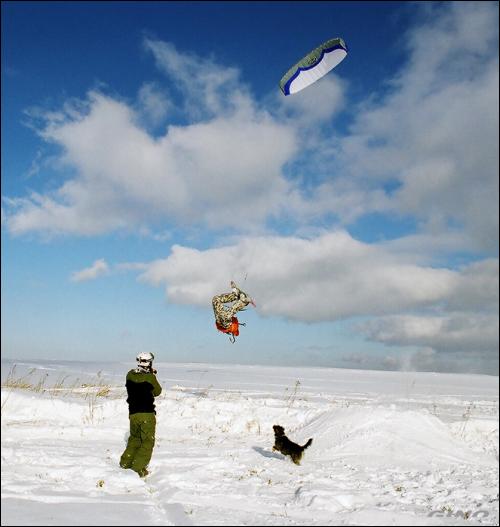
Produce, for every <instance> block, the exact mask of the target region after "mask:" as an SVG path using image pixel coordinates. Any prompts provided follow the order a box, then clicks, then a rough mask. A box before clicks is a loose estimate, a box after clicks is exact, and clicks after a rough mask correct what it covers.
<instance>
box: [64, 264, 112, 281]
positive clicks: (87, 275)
mask: <svg viewBox="0 0 500 527" xmlns="http://www.w3.org/2000/svg"><path fill="white" fill-rule="evenodd" d="M108 273H109V266H108V264H107V263H106V261H105V260H102V259H101V260H96V261H95V262H94V263H93V264H92V265H91V266H90V267H87V268H86V269H82V270H81V271H75V272H74V273H72V274H71V281H72V282H85V281H87V280H95V279H96V278H99V277H100V276H105V275H107V274H108Z"/></svg>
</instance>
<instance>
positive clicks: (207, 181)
mask: <svg viewBox="0 0 500 527" xmlns="http://www.w3.org/2000/svg"><path fill="white" fill-rule="evenodd" d="M72 110H73V112H72V115H71V117H68V118H67V119H66V120H62V119H61V117H60V116H57V120H54V121H51V120H49V122H48V124H47V125H46V127H45V128H44V129H43V130H42V132H41V134H42V135H43V137H44V139H45V140H47V141H52V142H55V143H56V144H58V145H60V146H62V147H63V150H64V157H63V161H64V163H65V164H66V165H68V166H69V167H71V168H72V169H76V176H75V177H74V178H73V179H69V180H68V181H66V182H65V183H64V184H63V185H62V186H61V187H60V188H59V189H58V190H56V191H55V192H53V193H51V194H47V195H40V194H32V195H31V196H30V197H28V198H21V199H15V200H12V201H11V202H10V205H11V209H13V210H14V212H13V213H11V214H10V215H9V217H8V218H7V226H8V228H9V229H10V231H11V232H12V233H14V234H22V233H25V232H29V231H39V232H50V233H54V234H60V233H69V234H83V235H95V234H100V233H104V232H107V231H109V230H113V229H118V228H128V229H135V230H141V229H142V230H143V229H145V228H147V226H149V225H151V224H153V225H154V224H155V223H159V222H161V221H164V222H165V221H166V222H168V221H173V222H182V223H185V224H190V223H195V224H196V223H200V222H204V223H205V224H208V226H210V227H213V228H219V227H227V226H232V225H234V224H238V222H240V223H242V224H245V225H248V226H251V225H252V224H254V223H255V224H261V223H262V222H263V221H264V219H265V217H266V215H267V214H268V213H269V212H270V211H272V210H275V209H277V208H278V203H279V202H280V201H281V199H282V197H283V195H284V194H286V193H287V191H288V183H287V182H286V180H285V179H284V178H283V177H282V175H281V168H282V166H283V164H284V163H285V162H286V161H287V159H288V158H289V157H290V156H291V155H292V154H293V151H294V149H295V148H296V144H295V138H294V134H293V131H292V130H290V129H287V128H286V127H284V126H282V125H280V124H278V123H276V122H275V121H273V120H272V119H271V118H270V117H269V116H268V115H266V114H246V113H245V112H246V110H245V109H242V110H241V111H242V112H243V114H242V113H235V114H231V115H230V116H227V117H221V118H214V119H212V120H211V121H209V122H205V123H200V124H193V125H190V126H185V127H170V128H169V130H168V131H167V133H166V134H165V135H164V136H163V137H160V138H158V139H155V138H153V137H151V136H150V135H149V134H148V133H147V132H146V131H144V130H143V129H141V128H139V127H138V126H137V124H136V116H135V114H134V112H133V111H132V109H131V108H130V107H128V106H127V105H126V104H125V103H123V102H120V101H117V100H114V99H112V98H110V97H107V96H105V95H103V94H101V93H97V92H91V93H90V94H89V100H88V105H87V107H86V111H85V112H80V113H78V114H77V115H75V109H74V108H73V109H72Z"/></svg>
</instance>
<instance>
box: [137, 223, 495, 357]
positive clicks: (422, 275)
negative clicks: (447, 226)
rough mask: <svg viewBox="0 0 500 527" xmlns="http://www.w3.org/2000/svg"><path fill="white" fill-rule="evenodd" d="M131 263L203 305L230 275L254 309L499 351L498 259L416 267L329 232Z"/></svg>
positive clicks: (410, 342) (435, 344)
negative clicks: (246, 293) (456, 266)
mask: <svg viewBox="0 0 500 527" xmlns="http://www.w3.org/2000/svg"><path fill="white" fill-rule="evenodd" d="M136 269H137V270H141V271H142V272H141V274H140V277H139V279H140V280H142V281H144V282H146V283H149V284H151V285H153V286H156V287H165V290H166V295H167V297H168V299H169V301H170V302H173V303H179V304H191V305H199V306H204V307H206V306H208V305H210V300H211V297H212V296H213V295H214V294H218V293H221V292H224V291H226V290H227V289H228V287H229V285H228V280H229V279H230V278H233V279H234V280H235V281H236V282H240V284H241V283H242V281H243V280H245V278H247V280H245V281H244V282H243V283H244V284H245V286H244V287H245V288H247V289H248V290H249V292H251V294H252V295H253V296H254V298H256V300H257V304H258V312H259V314H260V315H262V316H278V317H283V318H287V319H292V320H297V321H301V322H309V323H310V322H317V321H332V322H333V321H338V320H341V319H349V318H354V319H357V318H359V317H372V318H369V319H368V320H367V321H365V322H363V323H356V324H353V325H352V327H353V330H354V331H356V332H359V333H361V334H363V335H365V336H366V337H367V338H368V339H369V340H371V341H374V342H382V343H384V344H387V345H390V346H396V345H397V346H403V347H404V346H409V347H415V346H417V347H420V348H426V349H428V350H433V351H436V352H448V353H457V352H467V351H469V352H475V353H486V354H490V355H491V354H494V353H496V350H498V344H499V338H498V303H499V300H498V260H497V259H496V260H494V259H488V260H484V261H481V262H476V263H472V264H470V265H468V266H466V267H464V268H462V269H459V270H450V269H447V268H444V267H443V268H436V267H430V266H425V265H418V264H415V263H413V262H412V261H411V260H409V259H408V258H407V256H406V255H402V254H400V253H398V252H391V251H390V250H388V249H387V248H385V247H383V246H376V245H370V244H365V243H361V242H359V241H357V240H355V239H354V238H352V237H351V236H350V235H349V234H348V233H347V232H345V231H335V232H330V233H324V234H323V235H321V236H318V237H315V238H311V239H304V238H297V237H269V236H268V237H252V238H244V239H241V240H240V241H239V242H238V243H235V244H232V245H228V246H223V247H218V248H213V249H208V250H205V251H201V250H198V249H194V248H190V247H183V246H180V245H175V246H173V247H172V252H171V254H170V255H169V256H168V258H165V259H159V260H156V261H154V262H151V263H149V264H140V266H139V265H137V264H136ZM415 360H416V359H415Z"/></svg>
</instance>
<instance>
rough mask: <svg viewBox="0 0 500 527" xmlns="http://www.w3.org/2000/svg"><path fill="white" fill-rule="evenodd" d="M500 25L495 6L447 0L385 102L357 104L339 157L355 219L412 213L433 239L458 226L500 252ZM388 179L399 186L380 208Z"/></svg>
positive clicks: (417, 35) (478, 244)
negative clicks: (372, 213) (358, 204)
mask: <svg viewBox="0 0 500 527" xmlns="http://www.w3.org/2000/svg"><path fill="white" fill-rule="evenodd" d="M497 21H498V5H497V4H495V3H489V2H482V3H477V2H471V3H469V2H457V3H448V4H445V5H443V4H440V5H439V8H438V7H436V8H435V9H433V10H432V14H430V15H429V18H428V21H427V22H426V23H425V24H423V25H419V26H417V27H416V28H414V29H413V30H412V31H411V33H410V34H409V46H408V49H409V52H410V56H409V60H408V63H407V65H406V66H405V68H403V70H402V71H401V72H400V73H399V74H398V76H397V77H396V78H394V79H392V85H391V90H390V93H389V95H388V96H386V97H385V98H383V99H382V100H381V101H377V102H374V103H368V104H364V105H362V106H361V107H360V111H359V113H358V115H357V119H356V121H355V123H354V124H353V126H352V133H351V134H350V135H349V136H347V137H345V138H344V139H343V140H342V141H341V145H340V148H339V149H337V150H336V151H335V155H336V157H335V159H334V162H335V163H334V164H335V166H336V167H337V171H338V172H339V173H340V174H343V175H342V177H341V180H343V179H348V180H349V181H350V182H351V184H350V187H351V189H350V190H349V192H348V194H347V195H348V196H350V199H351V200H352V199H353V197H352V196H353V193H354V192H355V189H354V190H353V189H352V186H353V185H355V187H357V191H358V193H359V194H360V196H362V198H360V199H359V200H358V201H359V202H362V203H363V204H364V206H363V207H361V208H359V209H358V210H357V211H356V216H357V217H360V216H362V215H363V214H366V213H367V212H370V211H371V210H374V211H376V210H385V211H386V212H387V213H395V212H396V213H403V214H410V215H413V216H415V217H416V218H418V219H419V220H420V221H421V222H422V224H423V226H424V228H425V227H427V229H428V230H431V229H432V230H433V232H434V233H435V232H436V231H441V232H446V231H447V230H448V229H449V223H450V222H452V223H453V224H455V225H456V224H459V225H461V226H463V228H464V229H465V233H466V234H467V236H468V243H469V246H470V247H471V248H474V249H476V250H477V249H486V250H491V249H495V247H498V210H499V209H498V142H499V136H498V130H499V123H498V23H497ZM471 28H474V32H473V33H472V32H471ZM390 181H397V182H398V183H399V184H400V188H399V189H398V190H397V191H395V192H394V193H393V194H392V195H391V196H388V199H387V200H386V201H385V202H383V201H381V200H380V197H379V196H378V193H379V192H380V189H381V183H383V182H390ZM353 182H354V183H353ZM335 187H337V191H338V192H337V198H338V199H341V197H342V196H343V195H344V194H345V192H343V191H342V188H340V185H339V182H338V181H336V182H335V183H334V184H333V185H332V189H331V192H332V193H334V192H335V190H336V189H335ZM348 188H349V187H348ZM367 189H368V191H367ZM370 194H373V197H374V200H373V206H370V200H369V199H367V197H369V195H370ZM355 201H356V200H355ZM336 210H337V209H336ZM339 210H340V213H341V214H342V215H343V216H346V214H349V213H348V211H344V210H342V209H339ZM348 220H352V218H349V217H348Z"/></svg>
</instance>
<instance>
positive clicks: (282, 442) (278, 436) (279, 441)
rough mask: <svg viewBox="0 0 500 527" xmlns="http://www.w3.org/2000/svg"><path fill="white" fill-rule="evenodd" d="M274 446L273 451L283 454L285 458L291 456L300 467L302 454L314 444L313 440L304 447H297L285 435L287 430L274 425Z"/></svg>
mask: <svg viewBox="0 0 500 527" xmlns="http://www.w3.org/2000/svg"><path fill="white" fill-rule="evenodd" d="M273 430H274V446H273V450H277V451H278V452H281V453H282V454H283V455H285V456H290V457H291V458H292V461H293V462H294V463H295V464H296V465H300V460H301V459H302V453H303V452H304V450H305V449H306V448H307V447H308V446H309V445H310V444H311V443H312V438H311V439H309V440H308V441H307V443H306V444H305V445H303V446H300V445H297V443H294V442H293V441H290V439H288V437H286V435H285V429H284V428H283V427H282V426H280V425H274V426H273Z"/></svg>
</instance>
